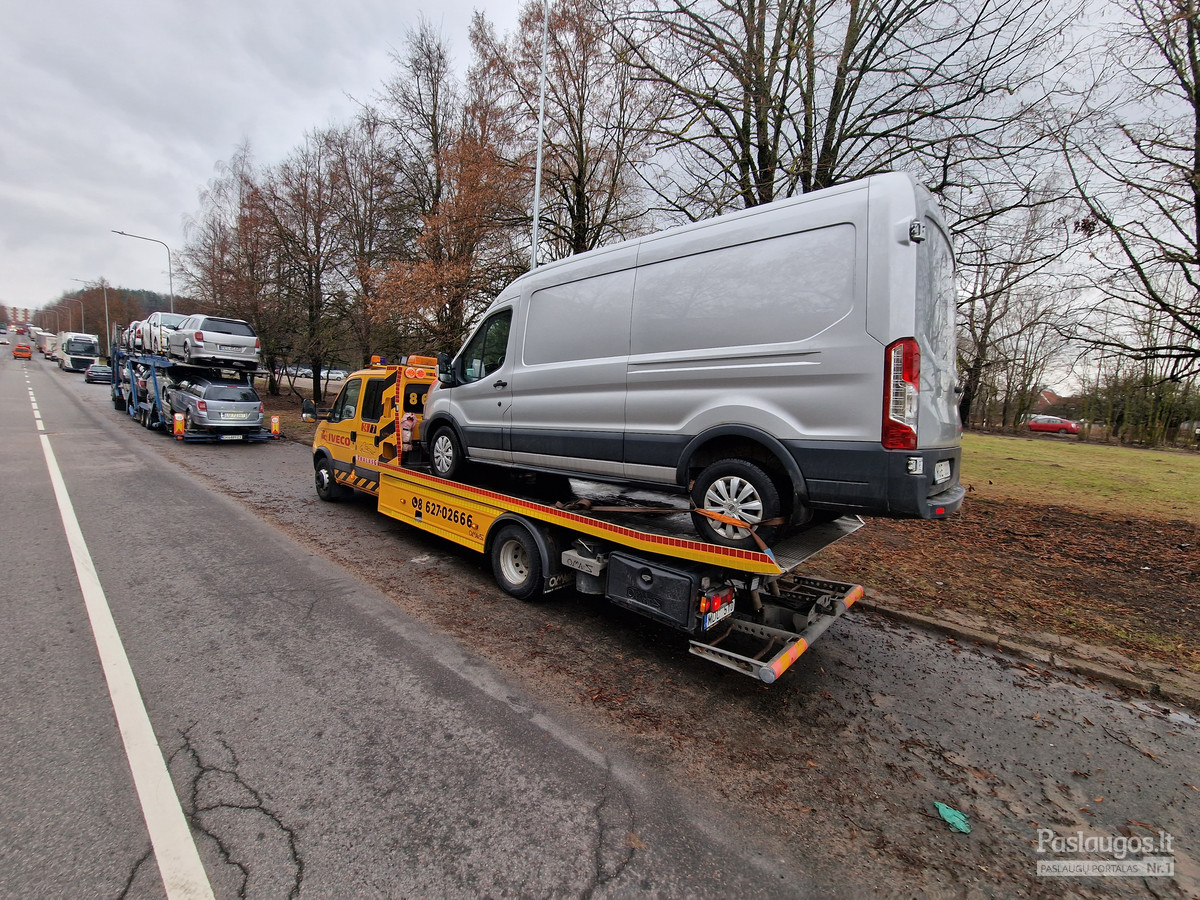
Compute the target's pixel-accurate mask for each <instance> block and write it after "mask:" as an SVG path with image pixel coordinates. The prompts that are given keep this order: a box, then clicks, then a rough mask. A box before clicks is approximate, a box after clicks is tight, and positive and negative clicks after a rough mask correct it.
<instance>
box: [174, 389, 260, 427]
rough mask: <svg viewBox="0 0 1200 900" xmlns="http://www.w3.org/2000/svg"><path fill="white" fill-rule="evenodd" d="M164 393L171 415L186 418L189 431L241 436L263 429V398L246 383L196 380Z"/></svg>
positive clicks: (184, 419) (185, 425)
mask: <svg viewBox="0 0 1200 900" xmlns="http://www.w3.org/2000/svg"><path fill="white" fill-rule="evenodd" d="M165 393H166V399H167V405H168V406H169V407H170V409H171V411H172V412H173V413H182V414H183V421H184V428H185V429H186V430H187V431H191V432H195V431H207V432H210V433H212V434H242V433H257V432H258V431H260V430H261V429H262V426H263V403H262V398H261V397H259V396H258V391H256V390H255V389H254V388H253V387H252V386H251V385H248V384H244V383H243V382H240V381H226V380H217V379H212V378H201V377H196V378H189V379H186V380H184V381H180V382H178V383H177V384H175V385H174V387H171V388H168V389H167V390H166V392H165Z"/></svg>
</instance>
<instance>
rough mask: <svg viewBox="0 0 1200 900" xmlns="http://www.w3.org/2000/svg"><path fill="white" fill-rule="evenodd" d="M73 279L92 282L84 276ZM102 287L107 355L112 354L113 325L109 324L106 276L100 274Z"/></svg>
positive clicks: (80, 281)
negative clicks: (84, 278)
mask: <svg viewBox="0 0 1200 900" xmlns="http://www.w3.org/2000/svg"><path fill="white" fill-rule="evenodd" d="M71 280H72V281H78V282H79V283H80V284H91V283H92V282H90V281H84V280H83V279H82V278H72V279H71ZM100 289H101V290H102V291H104V351H105V354H104V355H105V356H112V326H111V325H110V324H108V285H106V284H105V283H104V276H103V275H101V276H100Z"/></svg>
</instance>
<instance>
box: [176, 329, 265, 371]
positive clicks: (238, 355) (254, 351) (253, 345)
mask: <svg viewBox="0 0 1200 900" xmlns="http://www.w3.org/2000/svg"><path fill="white" fill-rule="evenodd" d="M167 340H168V341H169V347H168V350H167V354H168V355H169V356H170V357H172V358H173V359H178V360H182V361H183V362H185V363H187V364H189V365H214V366H228V367H230V368H237V369H250V370H253V369H257V368H258V364H259V352H260V351H259V342H258V335H257V334H255V332H254V328H253V327H252V326H251V325H250V323H249V322H245V321H243V320H241V319H225V318H221V317H220V316H188V317H187V318H186V319H184V320H183V321H182V322H180V323H179V324H178V325H177V326H176V327H175V330H174V331H168V332H167Z"/></svg>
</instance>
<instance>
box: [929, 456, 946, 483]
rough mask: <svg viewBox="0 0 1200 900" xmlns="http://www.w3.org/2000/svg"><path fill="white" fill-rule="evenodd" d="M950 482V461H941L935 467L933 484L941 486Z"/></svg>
mask: <svg viewBox="0 0 1200 900" xmlns="http://www.w3.org/2000/svg"><path fill="white" fill-rule="evenodd" d="M949 480H950V460H948V459H943V460H939V461H938V462H937V463H936V464H935V465H934V467H933V483H934V484H941V483H942V482H943V481H949Z"/></svg>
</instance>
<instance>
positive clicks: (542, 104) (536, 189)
mask: <svg viewBox="0 0 1200 900" xmlns="http://www.w3.org/2000/svg"><path fill="white" fill-rule="evenodd" d="M549 44H550V0H542V75H541V79H540V86H539V88H538V130H537V164H536V166H535V168H534V173H533V234H532V236H531V240H530V247H529V268H530V270H531V271H532V270H533V269H536V268H537V264H538V263H537V253H538V220H539V219H541V217H542V137H543V135H544V134H545V131H546V56H547V52H548V47H549Z"/></svg>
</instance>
